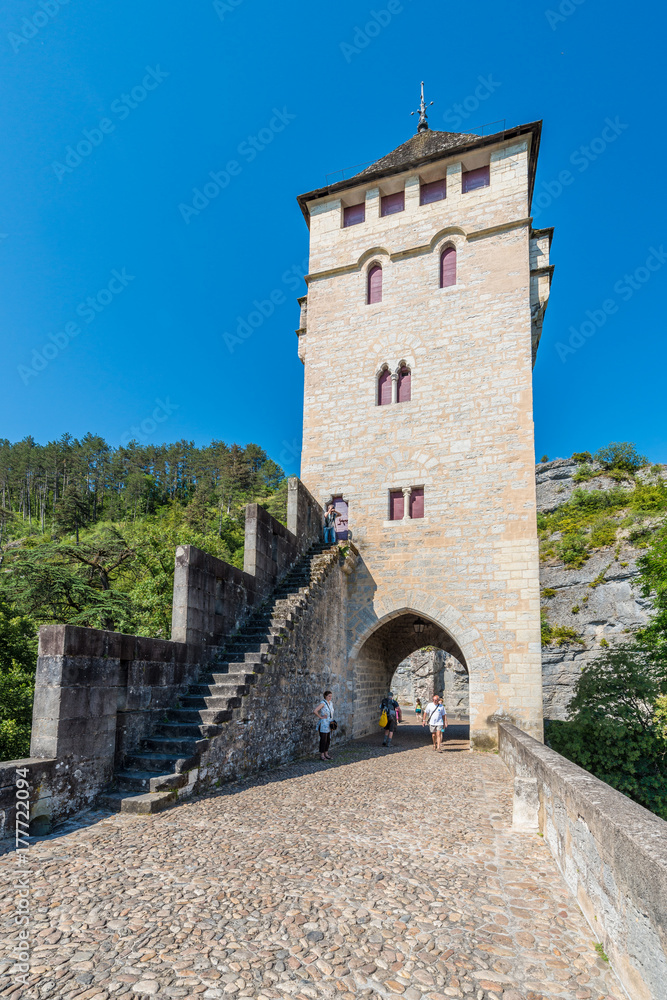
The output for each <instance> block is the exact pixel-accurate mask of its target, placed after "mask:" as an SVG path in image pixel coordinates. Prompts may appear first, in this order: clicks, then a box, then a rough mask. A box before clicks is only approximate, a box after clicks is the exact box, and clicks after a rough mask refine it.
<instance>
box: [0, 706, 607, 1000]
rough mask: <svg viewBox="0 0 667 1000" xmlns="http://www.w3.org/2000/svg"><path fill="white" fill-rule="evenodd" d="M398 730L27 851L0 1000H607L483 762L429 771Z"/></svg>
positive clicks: (498, 781) (458, 733) (537, 847)
mask: <svg viewBox="0 0 667 1000" xmlns="http://www.w3.org/2000/svg"><path fill="white" fill-rule="evenodd" d="M413 719H414V716H412V717H409V724H408V725H403V726H401V727H400V729H399V732H398V733H397V735H396V737H395V739H396V748H395V749H391V750H383V749H382V748H381V747H380V745H379V744H380V741H381V734H377V735H373V736H371V737H368V738H366V739H365V740H359V741H356V742H354V743H348V744H347V745H345V746H342V747H341V748H340V750H337V749H336V747H335V744H334V748H333V750H332V752H333V753H334V755H335V756H334V759H333V760H332V762H331V763H330V764H323V763H322V762H320V761H319V759H317V760H308V761H300V762H297V763H295V764H290V765H287V766H285V767H283V768H281V769H279V770H277V771H273V772H271V773H266V774H264V775H263V776H261V777H260V778H258V779H253V780H247V781H243V782H239V783H236V784H233V785H227V786H225V787H223V788H222V789H221V790H220V791H219V793H218V794H216V795H213V796H212V797H208V798H202V799H194V800H190V801H188V802H187V803H185V804H182V805H180V806H178V807H177V808H175V809H172V810H170V811H169V812H167V813H162V814H159V815H157V816H149V817H136V816H126V815H112V816H108V815H106V814H102V813H97V814H89V815H88V816H87V817H85V818H84V820H82V821H80V822H79V823H71V824H70V825H69V827H67V828H65V830H64V831H62V832H60V833H59V834H57V835H54V836H51V837H49V838H46V839H43V840H41V841H39V842H36V843H35V844H34V846H33V847H32V848H31V855H30V858H31V863H30V870H31V881H32V893H31V899H32V902H31V910H32V917H33V931H34V947H33V951H32V970H31V972H32V976H31V980H30V985H29V986H28V987H24V986H16V985H15V983H14V982H13V977H12V975H11V965H10V962H9V961H7V960H6V959H7V958H8V957H9V954H10V950H11V942H10V938H9V936H8V935H7V934H6V933H5V935H4V936H3V937H2V939H1V940H0V996H3V997H10V996H11V997H16V998H17V1000H18V997H21V998H22V1000H23V998H24V997H25V998H30V1000H32V998H40V1000H41V998H43V997H69V998H72V1000H74V998H80V1000H84V998H85V1000H88V998H90V1000H92V998H97V1000H102V998H105V1000H106V998H114V997H120V996H127V997H128V998H132V997H135V996H137V997H142V996H147V997H170V998H181V997H182V998H190V997H202V998H204V1000H212V998H218V997H219V998H222V1000H224V998H226V997H230V998H231V997H267V998H268V997H274V998H286V997H290V998H295V1000H316V998H318V997H342V998H343V1000H354V998H356V997H359V996H371V995H374V996H375V995H377V996H380V997H383V998H385V1000H389V998H397V997H401V998H404V1000H421V998H427V1000H445V998H449V997H466V998H470V1000H555V998H560V1000H600V998H606V1000H612V998H613V1000H621V992H620V987H618V986H617V985H616V981H615V979H614V977H613V974H612V973H611V971H610V969H609V966H608V965H607V964H606V962H604V961H603V960H602V959H601V958H599V957H598V956H597V955H596V952H595V950H594V942H593V935H592V932H591V931H590V929H589V928H588V926H587V924H586V923H585V921H584V919H583V916H582V915H581V913H580V911H579V909H578V907H577V905H576V902H575V901H574V899H573V898H572V897H571V896H570V894H569V892H568V890H567V887H566V886H565V883H564V882H563V880H562V879H561V877H560V875H559V873H558V871H557V869H556V867H555V864H554V862H553V860H552V857H551V855H550V854H549V852H548V850H547V848H546V846H545V845H544V843H543V842H542V840H541V838H540V837H538V836H536V835H532V834H516V833H512V832H511V831H510V811H511V785H510V779H509V775H508V772H507V771H506V769H505V767H504V765H503V764H502V762H501V761H500V759H499V758H498V757H497V755H495V754H483V753H469V752H468V751H467V743H465V742H464V740H463V737H464V736H465V733H466V731H465V730H464V729H463V728H462V727H461V728H458V729H455V728H454V727H451V728H450V731H449V739H448V741H447V743H446V747H445V750H444V751H443V752H442V753H441V754H439V755H436V754H435V753H434V752H433V750H432V749H431V748H430V746H427V745H426V742H427V740H428V736H427V735H426V734H425V733H424V731H423V730H422V729H421V728H417V727H415V726H413V725H411V724H410V723H411V722H412V720H413ZM13 860H14V859H13V856H12V855H7V856H6V857H5V858H2V859H0V866H2V867H3V868H4V869H5V874H7V871H8V870H12V869H13V868H14V864H13ZM5 885H7V881H5ZM9 897H10V894H9V893H7V892H5V893H4V902H3V903H2V910H3V912H4V918H5V919H6V918H8V917H9V915H10V914H11V913H12V911H11V906H12V900H11V899H10V898H9ZM5 926H6V925H5ZM3 959H5V961H4V962H3Z"/></svg>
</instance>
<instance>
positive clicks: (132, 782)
mask: <svg viewBox="0 0 667 1000" xmlns="http://www.w3.org/2000/svg"><path fill="white" fill-rule="evenodd" d="M154 777H155V773H154V772H153V771H116V773H115V774H114V776H113V780H114V785H115V786H116V789H117V790H118V791H120V792H150V790H151V778H154Z"/></svg>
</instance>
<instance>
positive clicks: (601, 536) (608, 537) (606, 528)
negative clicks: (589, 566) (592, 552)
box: [591, 518, 616, 549]
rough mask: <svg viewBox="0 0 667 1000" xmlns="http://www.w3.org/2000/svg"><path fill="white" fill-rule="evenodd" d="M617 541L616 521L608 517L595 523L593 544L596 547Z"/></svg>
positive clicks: (602, 546)
mask: <svg viewBox="0 0 667 1000" xmlns="http://www.w3.org/2000/svg"><path fill="white" fill-rule="evenodd" d="M615 541H616V522H615V521H610V520H609V519H608V518H606V519H605V520H603V521H598V522H597V523H596V524H594V525H593V529H592V531H591V545H592V546H593V548H594V549H603V548H606V547H607V546H608V545H613V544H614V542H615Z"/></svg>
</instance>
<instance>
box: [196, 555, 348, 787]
mask: <svg viewBox="0 0 667 1000" xmlns="http://www.w3.org/2000/svg"><path fill="white" fill-rule="evenodd" d="M346 587H347V577H346V575H345V573H344V572H343V570H342V567H341V566H340V565H339V562H338V561H335V562H334V563H333V564H332V566H331V568H330V569H329V571H328V572H327V573H326V574H325V576H324V579H323V581H322V582H321V584H320V585H319V587H318V588H317V589H316V592H315V593H313V594H312V595H311V597H310V599H309V602H308V607H307V608H306V610H305V612H304V614H303V616H302V617H301V618H300V619H299V621H298V622H297V624H296V626H295V628H294V630H293V631H292V632H290V634H289V636H288V637H287V638H286V639H285V641H284V643H283V645H282V646H281V648H280V651H279V652H278V653H277V654H276V655H275V656H274V658H273V660H272V662H271V663H269V664H267V665H266V670H265V672H264V673H263V674H261V675H260V677H259V678H258V680H257V683H256V684H254V685H253V686H252V687H251V689H250V694H249V695H247V696H246V697H244V699H243V709H242V714H243V717H242V718H241V719H239V720H237V721H231V722H228V723H224V724H223V727H222V728H223V732H222V733H221V735H219V736H216V737H214V738H213V739H212V740H211V743H210V746H209V748H208V750H207V751H205V753H204V754H203V755H202V760H201V764H200V767H199V770H198V774H197V775H196V776H193V779H192V780H194V781H195V782H196V787H197V788H200V789H204V788H207V787H210V786H212V785H215V784H216V783H217V782H219V781H228V780H230V779H232V778H238V777H241V776H242V775H244V774H250V773H252V772H254V771H258V770H263V769H266V768H269V767H276V766H278V765H280V764H283V763H286V762H287V761H289V760H292V759H293V758H294V757H298V756H300V755H303V754H312V753H313V752H314V751H316V750H317V747H318V740H319V735H318V733H317V720H316V718H315V716H314V715H313V709H314V708H315V706H316V705H317V704H318V703H319V702H320V701H322V697H323V692H324V690H325V689H326V688H330V689H331V691H332V692H333V702H334V707H335V713H336V719H337V720H338V723H339V727H340V728H339V729H338V731H337V732H336V733H335V734H334V736H333V739H334V741H335V740H340V739H345V738H346V737H349V736H350V734H351V733H352V731H353V727H354V710H355V691H354V680H353V675H352V673H351V671H349V670H348V668H347V667H346V657H345V610H346Z"/></svg>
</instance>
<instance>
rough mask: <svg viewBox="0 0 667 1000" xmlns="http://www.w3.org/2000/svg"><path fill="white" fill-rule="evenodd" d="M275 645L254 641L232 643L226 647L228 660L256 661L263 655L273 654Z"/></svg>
mask: <svg viewBox="0 0 667 1000" xmlns="http://www.w3.org/2000/svg"><path fill="white" fill-rule="evenodd" d="M274 645H275V643H272V642H259V641H253V640H252V639H249V640H248V641H247V642H240V641H239V642H230V643H228V644H227V645H226V646H225V653H226V654H227V655H226V659H233V660H250V661H254V659H255V658H256V657H258V656H260V655H262V654H263V655H266V654H268V653H271V652H273V647H274ZM260 662H261V661H260Z"/></svg>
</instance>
